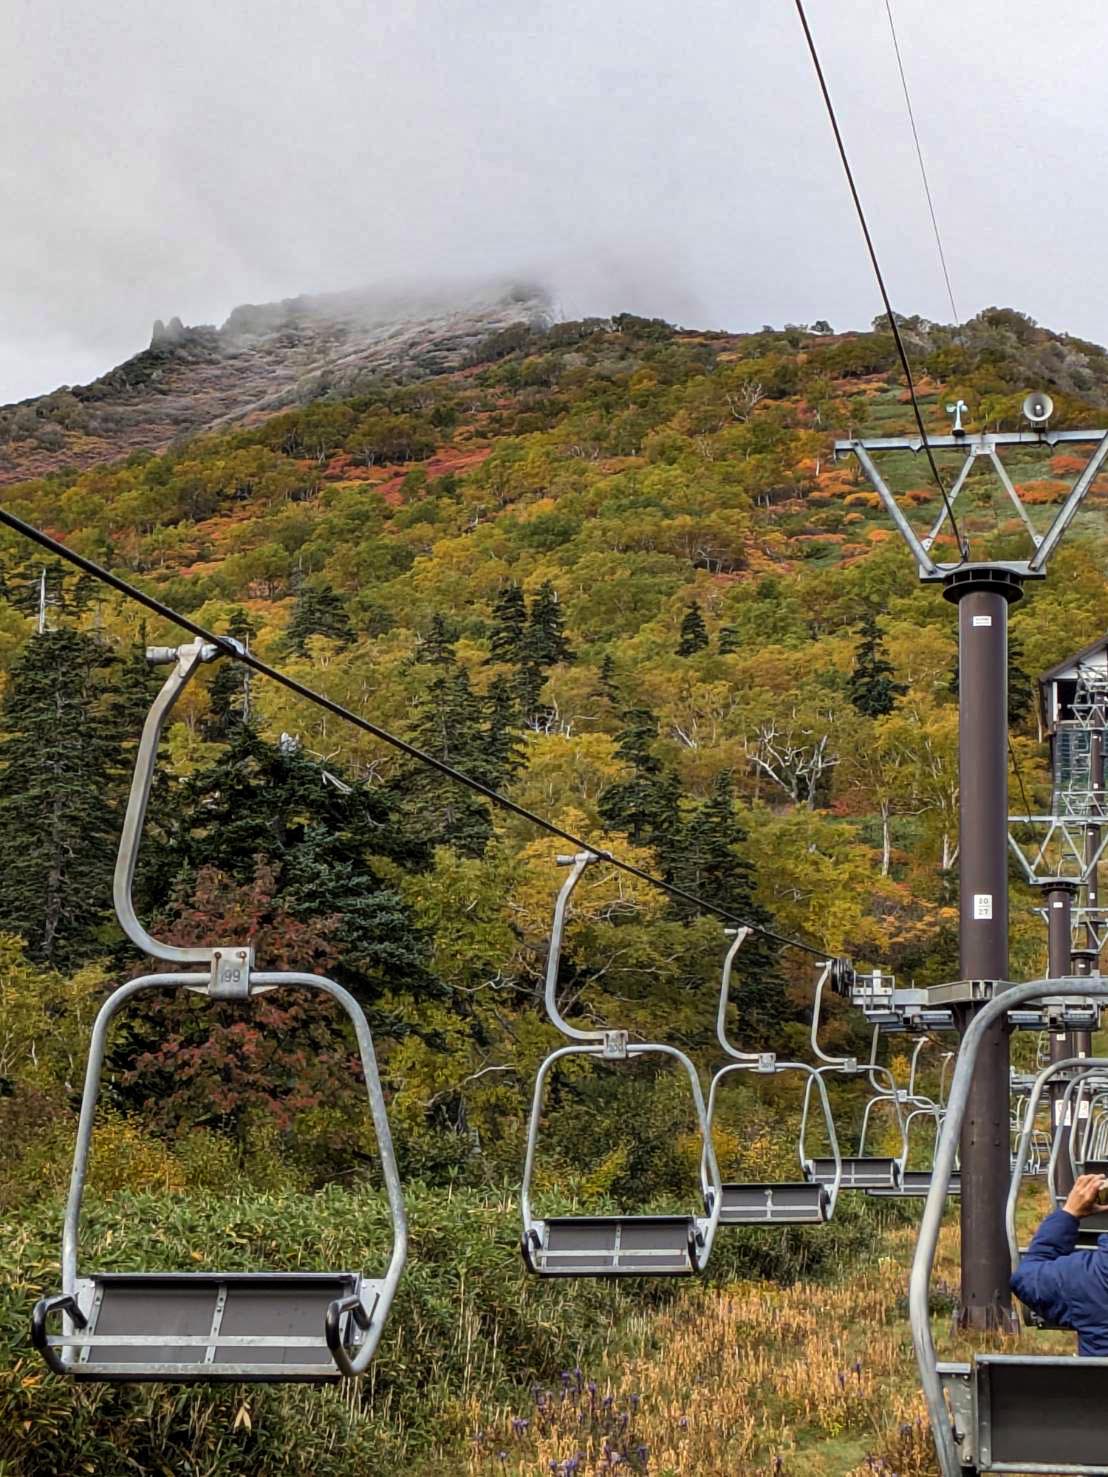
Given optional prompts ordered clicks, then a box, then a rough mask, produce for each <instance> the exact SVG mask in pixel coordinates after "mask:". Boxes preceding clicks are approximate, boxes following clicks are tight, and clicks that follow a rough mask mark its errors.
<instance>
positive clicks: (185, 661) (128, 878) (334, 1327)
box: [31, 642, 407, 1383]
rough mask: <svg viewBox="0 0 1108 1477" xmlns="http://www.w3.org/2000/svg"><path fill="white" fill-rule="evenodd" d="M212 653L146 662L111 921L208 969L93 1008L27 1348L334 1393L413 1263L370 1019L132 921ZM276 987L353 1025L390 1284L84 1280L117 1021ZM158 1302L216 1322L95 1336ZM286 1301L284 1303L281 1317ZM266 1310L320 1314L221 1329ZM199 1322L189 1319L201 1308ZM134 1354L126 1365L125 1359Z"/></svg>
mask: <svg viewBox="0 0 1108 1477" xmlns="http://www.w3.org/2000/svg"><path fill="white" fill-rule="evenodd" d="M219 654H220V653H219V650H218V648H216V647H214V646H210V645H205V644H203V643H201V642H194V643H192V644H191V645H187V646H182V647H179V648H162V647H159V648H153V649H152V650H150V651H148V652H147V660H148V661H150V662H151V663H152V664H153V663H162V664H164V663H167V662H171V663H172V664H173V671H172V672H171V674H170V676H169V677H168V678H167V680H166V682H165V684H164V685H163V687H162V689H161V691H160V693H159V694H158V696H157V698H156V699H155V700H154V703H153V705H152V707H151V710H150V712H149V714H148V716H147V719H146V722H145V725H144V727H143V732H142V738H141V740H140V743H139V748H138V754H137V756H136V760H135V770H134V776H133V779H132V783H131V790H130V795H129V798H128V802H127V811H126V815H125V818H124V824H123V832H122V836H121V839H120V844H119V853H118V857H117V860H116V867H115V878H114V901H115V909H116V913H117V915H118V918H119V922H120V925H121V927H122V928H123V931H124V933H126V934H127V936H128V937H129V938H130V939H131V940H132V942H134V943H135V944H137V945H138V947H139V948H140V949H141V950H143V952H144V953H147V954H149V955H152V956H153V957H154V958H156V959H162V960H166V961H168V962H170V963H173V964H178V965H180V964H196V965H204V966H206V972H193V971H180V972H178V971H172V972H164V973H156V974H148V975H143V976H142V977H141V978H138V979H134V980H130V981H128V982H127V983H126V984H123V985H120V986H118V987H117V988H116V989H115V990H113V991H112V993H111V994H110V995H109V996H108V998H107V999H106V1000H105V1001H104V1003H103V1004H102V1005H101V1007H100V1010H99V1011H98V1013H97V1016H96V1019H95V1022H94V1024H93V1028H92V1037H91V1041H90V1044H89V1053H88V1062H87V1067H86V1071H85V1080H84V1090H83V1093H82V1097H81V1111H80V1117H79V1120H78V1125H77V1139H76V1145H75V1149H74V1156H73V1170H72V1175H71V1178H70V1185H69V1195H68V1199H67V1202H66V1209H65V1219H64V1223H63V1229H62V1252H61V1277H62V1291H61V1293H60V1294H57V1295H55V1296H52V1297H45V1298H42V1299H40V1301H39V1303H38V1304H37V1306H36V1307H35V1310H34V1314H33V1317H32V1326H31V1336H32V1342H33V1343H34V1345H35V1347H36V1348H37V1349H38V1350H39V1352H40V1353H41V1354H42V1356H43V1358H44V1359H45V1361H46V1363H47V1364H48V1365H49V1367H50V1368H51V1369H52V1370H54V1371H55V1372H56V1373H58V1374H63V1375H69V1376H72V1377H74V1378H76V1379H80V1380H119V1381H127V1382H130V1381H141V1380H151V1379H154V1380H170V1381H176V1382H190V1383H191V1382H204V1383H208V1382H213V1381H227V1380H246V1381H257V1382H266V1383H269V1382H278V1381H280V1382H284V1381H313V1382H316V1381H321V1380H330V1379H336V1380H337V1379H339V1378H340V1377H342V1376H344V1375H345V1376H356V1375H360V1374H363V1373H364V1372H365V1370H366V1369H367V1367H368V1365H369V1363H370V1360H371V1359H372V1358H373V1355H374V1352H375V1350H376V1348H377V1345H378V1342H379V1340H380V1337H381V1332H382V1329H383V1328H384V1324H385V1320H386V1318H387V1317H388V1313H389V1309H390V1307H391V1305H392V1302H393V1298H394V1296H395V1293H396V1288H397V1284H398V1282H399V1280H400V1274H401V1272H402V1270H403V1267H404V1262H405V1258H406V1254H407V1219H406V1214H405V1209H404V1199H403V1193H402V1190H401V1185H400V1176H399V1171H398V1169H397V1164H396V1156H395V1153H394V1151H393V1145H392V1136H391V1134H390V1131H389V1123H388V1116H387V1113H386V1109H385V1098H384V1093H383V1091H382V1088H381V1081H380V1077H379V1074H378V1070H377V1061H376V1055H375V1052H374V1048H373V1037H372V1035H371V1033H370V1029H369V1024H368V1022H367V1020H366V1018H365V1013H364V1012H363V1010H362V1008H361V1006H360V1005H359V1004H358V1002H357V1001H356V1000H355V999H354V997H353V996H352V995H351V994H350V993H349V992H348V991H347V990H345V989H344V988H343V987H342V986H341V985H339V984H336V983H335V981H334V980H330V979H326V978H324V977H323V976H321V975H314V974H305V973H301V972H299V971H259V970H257V969H255V968H254V958H253V950H252V949H251V948H250V947H249V946H248V945H241V946H240V945H233V946H228V947H211V948H208V947H201V946H195V947H179V946H177V945H174V944H166V943H162V942H161V941H159V940H158V939H155V938H153V937H152V936H151V934H149V933H148V932H147V930H146V929H145V928H144V927H143V925H142V924H141V923H140V922H139V920H138V918H137V916H136V914H135V909H134V904H133V901H132V885H133V881H134V875H135V865H136V862H137V857H138V848H139V844H140V840H141V835H142V827H143V822H144V820H145V817H146V809H147V804H148V802H149V798H150V789H151V784H152V781H153V775H154V768H155V763H156V758H157V748H158V741H159V738H160V736H161V732H162V729H163V727H164V725H165V722H166V720H167V718H168V717H169V714H170V713H171V712H172V710H173V707H174V705H175V704H176V702H177V700H178V698H179V697H180V695H181V693H182V691H183V690H184V688H185V686H186V684H187V683H188V682H189V680H190V679H191V678H192V677H193V676H194V675H195V673H196V671H197V669H198V668H199V666H200V665H201V663H203V662H208V661H211V660H213V659H214V658H215V657H217V656H218V655H219ZM282 988H292V989H298V990H310V991H315V992H318V993H321V994H324V995H328V996H329V997H330V998H331V999H332V1000H334V1001H336V1002H337V1004H338V1005H339V1006H341V1008H342V1009H343V1010H344V1011H345V1013H346V1015H347V1016H348V1017H349V1019H350V1021H351V1022H352V1024H353V1027H354V1033H355V1036H356V1038H357V1043H358V1055H359V1059H360V1063H361V1068H362V1073H363V1075H364V1077H365V1083H366V1093H367V1098H368V1104H369V1110H370V1115H371V1118H372V1122H373V1128H374V1132H375V1135H376V1139H377V1147H378V1152H379V1156H380V1161H381V1170H382V1175H383V1178H384V1182H385V1189H386V1194H387V1196H388V1202H389V1211H390V1216H391V1221H392V1250H391V1254H390V1257H389V1263H388V1267H387V1269H386V1271H385V1273H384V1275H383V1276H382V1277H380V1278H375V1279H370V1278H366V1277H364V1276H362V1274H361V1273H358V1272H339V1273H296V1272H272V1273H226V1274H224V1273H213V1272H187V1273H135V1274H131V1273H108V1274H96V1273H94V1274H92V1275H84V1276H83V1275H81V1274H80V1272H79V1255H78V1252H79V1235H80V1223H81V1209H82V1204H83V1200H84V1191H85V1183H86V1178H87V1173H88V1161H89V1153H90V1149H91V1145H92V1133H93V1126H94V1122H95V1117H96V1102H97V1098H98V1095H99V1089H100V1081H101V1075H102V1072H103V1065H104V1056H105V1050H106V1046H107V1038H108V1030H109V1027H110V1026H111V1024H112V1021H113V1020H114V1018H115V1016H116V1015H117V1014H118V1013H119V1011H120V1010H121V1009H122V1007H123V1006H124V1005H126V1004H128V1003H129V1002H130V1001H131V1000H132V999H134V998H135V997H136V996H138V995H141V994H145V993H148V992H160V991H170V992H172V991H177V990H187V991H191V992H192V993H194V994H197V995H202V996H205V997H206V998H208V999H209V1000H236V1001H246V1000H250V999H252V998H253V997H254V996H256V995H261V994H264V993H267V992H269V991H270V990H276V989H282ZM159 1296H161V1297H162V1298H163V1299H168V1300H169V1302H168V1303H165V1302H163V1303H162V1305H161V1307H160V1311H161V1313H163V1314H168V1311H169V1308H170V1305H172V1310H173V1312H174V1316H175V1317H177V1318H178V1319H180V1318H181V1316H182V1314H181V1308H182V1300H184V1301H185V1302H188V1301H191V1302H192V1303H193V1304H194V1305H195V1304H198V1303H199V1302H200V1301H201V1300H205V1301H204V1303H203V1306H205V1307H206V1306H207V1302H206V1300H207V1299H209V1297H210V1304H211V1316H210V1319H207V1315H206V1314H205V1320H206V1321H205V1327H204V1328H203V1330H201V1331H197V1332H188V1333H182V1332H180V1331H174V1330H173V1329H165V1330H163V1331H162V1332H161V1333H160V1334H159V1333H158V1332H157V1331H152V1332H120V1331H119V1330H118V1329H114V1330H113V1331H110V1332H98V1331H97V1329H98V1326H99V1324H100V1322H101V1321H102V1320H103V1321H115V1314H114V1311H113V1315H112V1318H111V1319H110V1320H109V1319H107V1317H106V1315H105V1314H104V1308H105V1307H108V1306H111V1307H112V1308H113V1310H115V1309H116V1308H118V1307H119V1306H120V1305H121V1304H123V1303H126V1304H128V1305H129V1306H130V1307H131V1308H132V1309H133V1310H138V1311H139V1312H141V1313H143V1314H144V1315H148V1316H144V1317H143V1318H142V1319H141V1320H140V1321H143V1322H144V1323H149V1322H151V1321H154V1322H156V1321H157V1317H156V1314H157V1312H158V1311H159V1309H158V1298H159ZM282 1297H283V1298H284V1300H285V1301H284V1304H283V1306H278V1303H279V1301H280V1299H281V1298H282ZM266 1299H272V1302H273V1305H272V1306H270V1307H269V1308H268V1309H267V1311H268V1312H269V1314H270V1315H272V1314H273V1313H274V1312H276V1313H277V1314H278V1317H277V1322H278V1323H279V1324H281V1323H283V1324H284V1326H285V1328H286V1329H287V1328H288V1327H289V1326H293V1327H299V1328H302V1327H304V1325H305V1321H306V1320H307V1321H310V1319H311V1309H312V1305H313V1303H315V1302H318V1311H319V1325H318V1331H317V1332H315V1333H304V1332H288V1331H277V1332H270V1333H250V1332H247V1333H238V1334H230V1333H223V1332H221V1328H222V1324H223V1321H224V1318H225V1317H230V1318H231V1321H232V1323H234V1324H236V1325H237V1326H241V1325H242V1321H243V1318H244V1316H245V1314H244V1312H243V1310H244V1309H245V1308H247V1306H248V1305H249V1304H250V1303H251V1302H253V1305H254V1307H255V1309H257V1308H258V1307H259V1305H260V1304H262V1303H264V1302H265V1300H266ZM297 1299H299V1300H300V1308H299V1311H296V1310H294V1309H293V1307H292V1303H295V1302H296V1301H297ZM320 1299H322V1301H320ZM290 1300H291V1302H290ZM305 1302H306V1303H307V1307H305V1306H304V1304H305ZM143 1304H145V1305H144V1306H141V1307H140V1305H143ZM193 1311H194V1312H195V1311H196V1307H195V1306H194V1308H193ZM58 1314H60V1315H61V1318H62V1332H61V1333H60V1334H54V1333H51V1332H50V1331H49V1320H50V1319H51V1318H53V1317H55V1316H57V1315H58ZM170 1321H171V1322H172V1319H170ZM246 1321H249V1318H247V1320H246ZM262 1321H264V1319H263V1320H262ZM106 1348H110V1349H111V1350H112V1351H113V1357H111V1358H110V1359H106V1358H103V1357H101V1358H100V1359H98V1358H97V1352H98V1351H104V1350H105V1349H106ZM159 1350H162V1351H166V1352H172V1353H174V1354H175V1355H176V1356H177V1357H174V1358H172V1359H162V1360H160V1361H159V1360H157V1359H151V1358H149V1357H148V1358H142V1357H141V1355H142V1353H143V1351H145V1352H146V1354H147V1355H151V1354H156V1353H157V1352H158V1351H159ZM132 1353H133V1355H134V1357H133V1358H132V1357H130V1356H131V1354H132ZM121 1355H122V1356H123V1357H120V1356H121ZM251 1356H253V1357H251ZM267 1356H268V1357H267Z"/></svg>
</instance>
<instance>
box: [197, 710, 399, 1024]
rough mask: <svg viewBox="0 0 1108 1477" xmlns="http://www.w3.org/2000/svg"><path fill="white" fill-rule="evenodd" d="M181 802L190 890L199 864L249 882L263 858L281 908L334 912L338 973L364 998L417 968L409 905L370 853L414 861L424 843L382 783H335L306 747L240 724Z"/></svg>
mask: <svg viewBox="0 0 1108 1477" xmlns="http://www.w3.org/2000/svg"><path fill="white" fill-rule="evenodd" d="M327 772H328V773H330V774H334V773H335V764H334V761H328V765H327ZM338 777H339V778H342V776H341V773H340V774H339V776H338ZM179 809H180V814H181V816H182V817H183V818H184V823H183V824H182V825H181V826H180V827H179V828H178V830H177V834H176V836H175V838H174V840H173V842H172V846H171V848H170V849H171V851H172V854H173V858H174V862H175V865H176V869H177V874H178V878H179V881H180V883H181V884H182V886H183V888H184V891H185V892H186V893H187V891H188V887H189V881H190V879H191V878H193V877H194V876H195V875H196V873H197V872H198V871H199V869H200V868H201V867H216V868H218V869H219V870H220V871H221V872H224V873H226V874H227V876H229V877H231V878H234V879H235V880H236V881H239V882H244V881H247V880H249V879H250V877H251V876H253V874H254V872H255V870H256V868H257V866H258V865H259V863H264V864H265V865H267V866H269V867H271V868H272V870H273V873H274V876H275V882H276V885H275V891H274V897H273V903H274V905H275V906H279V907H287V908H288V910H289V911H290V913H291V914H292V915H293V916H294V917H296V918H297V919H299V920H300V921H303V922H308V921H311V920H312V919H314V918H321V917H322V918H334V919H338V920H339V928H338V935H337V937H338V940H339V942H340V943H341V944H342V961H343V963H342V965H341V972H343V973H344V974H345V976H346V979H347V982H348V983H351V985H352V988H353V987H354V986H356V987H357V989H356V993H358V994H359V995H360V996H361V997H362V998H365V996H366V992H367V991H369V990H376V989H377V988H384V987H385V984H386V981H387V978H388V976H389V972H390V971H392V970H399V971H400V972H401V973H408V974H411V972H412V971H413V970H417V969H418V968H419V967H420V966H419V965H418V959H417V955H418V950H416V949H415V947H414V941H413V940H412V938H411V935H412V931H413V930H412V924H411V919H410V917H409V916H408V914H407V910H406V908H405V905H404V904H403V903H402V901H401V900H400V898H399V896H398V895H397V894H396V893H394V891H393V889H392V888H391V887H390V886H387V885H385V884H383V883H382V882H381V881H380V880H379V879H378V878H377V876H376V874H375V872H374V870H373V866H372V861H371V858H373V857H375V856H380V857H386V858H388V859H389V860H390V861H395V862H398V863H400V864H402V865H406V866H413V865H422V864H424V863H425V862H426V861H427V858H428V852H427V848H426V846H425V845H424V844H423V843H422V841H413V840H412V837H411V835H410V833H408V832H406V831H405V830H404V828H403V827H402V826H400V825H399V824H398V818H397V816H396V814H395V811H394V808H393V802H392V800H391V798H390V797H389V795H388V793H387V792H386V791H384V790H382V789H380V788H375V789H371V788H370V787H369V786H367V785H364V784H360V783H357V782H353V783H351V782H349V781H347V782H346V786H345V787H344V788H342V789H340V788H337V787H336V786H335V785H333V784H329V783H327V782H326V781H325V779H324V767H323V765H322V764H320V763H319V762H318V761H317V760H315V759H312V758H311V757H310V756H308V755H306V754H304V752H303V751H302V750H301V749H299V748H298V747H296V746H292V745H281V744H271V743H269V742H268V741H267V740H266V739H264V738H262V736H261V735H260V734H259V733H258V732H257V731H256V730H255V729H254V728H253V727H252V726H251V725H250V724H245V723H240V724H238V725H237V726H236V727H235V728H234V729H233V730H232V733H231V736H230V742H229V743H228V745H227V747H226V749H225V750H224V751H223V752H222V753H221V755H220V757H219V758H218V759H217V760H216V762H215V763H214V764H212V765H211V766H209V767H208V768H207V769H205V770H202V771H200V772H199V773H198V774H196V775H193V776H192V777H190V778H189V779H188V780H187V781H186V782H185V783H184V784H183V785H182V786H181V791H180V796H179ZM374 979H375V980H376V982H377V983H376V984H375V985H372V986H371V980H374Z"/></svg>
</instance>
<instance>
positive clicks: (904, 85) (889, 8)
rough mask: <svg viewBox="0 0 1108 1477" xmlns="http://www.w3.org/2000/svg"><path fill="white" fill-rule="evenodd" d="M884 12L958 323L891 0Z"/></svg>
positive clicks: (929, 209)
mask: <svg viewBox="0 0 1108 1477" xmlns="http://www.w3.org/2000/svg"><path fill="white" fill-rule="evenodd" d="M885 13H886V14H887V15H888V17H889V31H890V32H891V34H892V38H893V50H894V51H895V52H896V65H897V70H898V71H899V72H900V85H901V87H902V88H903V90H904V102H905V104H906V105H907V108H908V122H909V123H910V124H911V125H912V137H913V138H914V139H915V141H916V158H917V159H918V160H919V172H920V178H921V179H922V180H923V193H924V194H925V195H926V196H927V209H928V211H929V213H930V215H931V229H932V230H933V231H934V233H935V245H936V246H937V247H938V250H939V265H940V266H941V267H942V269H943V280H944V281H945V283H946V295H947V297H948V298H949V299H950V311H951V312H952V313H953V314H954V322H955V323H956V324H957V323H960V322H961V321H962V320H961V317H960V315H959V313H958V307H957V304H956V303H955V301H954V289H953V287H951V285H950V273H949V271H948V270H947V265H946V252H945V251H944V250H943V238H942V234H941V233H940V231H939V220H938V217H937V216H936V214H935V202H934V200H933V199H932V198H931V186H930V184H929V183H928V179H927V166H926V164H924V162H923V146H922V145H921V144H920V141H919V130H918V129H917V128H916V115H915V111H914V109H913V107H912V95H911V93H910V92H909V91H908V78H907V76H906V75H905V72H904V59H903V58H902V56H901V54H900V42H899V40H898V39H897V34H896V25H895V23H894V21H893V4H892V0H885Z"/></svg>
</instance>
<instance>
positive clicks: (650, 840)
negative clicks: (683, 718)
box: [598, 707, 679, 854]
mask: <svg viewBox="0 0 1108 1477" xmlns="http://www.w3.org/2000/svg"><path fill="white" fill-rule="evenodd" d="M657 737H658V720H657V718H656V717H655V716H654V714H653V713H652V712H651V711H650V709H649V708H644V707H636V708H631V709H629V710H628V712H627V713H625V714H624V719H623V727H622V729H621V730H620V732H619V734H618V736H617V738H616V752H617V753H618V754H619V757H620V758H621V759H622V760H623V762H624V764H626V765H628V766H629V768H630V770H631V773H630V775H629V776H628V777H627V778H626V779H623V780H617V781H616V783H615V784H613V785H609V786H608V787H607V789H606V790H604V791H603V793H602V794H601V796H600V801H599V807H598V808H599V813H600V818H601V819H602V820H603V821H604V823H605V825H608V826H611V827H612V828H613V829H615V830H618V831H624V832H625V833H626V834H627V835H628V836H629V837H630V839H631V840H632V841H633V842H635V844H636V845H638V846H654V847H656V848H659V849H660V850H662V851H666V852H667V854H668V852H669V851H670V850H671V849H672V843H673V839H674V835H675V831H676V815H677V805H678V798H679V796H678V791H677V790H676V788H675V782H674V777H673V776H672V775H669V774H667V773H666V772H665V771H664V770H663V768H662V764H661V761H660V760H659V759H658V757H657V755H656V754H655V753H654V750H653V745H654V741H655V740H656V739H657Z"/></svg>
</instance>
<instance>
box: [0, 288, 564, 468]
mask: <svg viewBox="0 0 1108 1477" xmlns="http://www.w3.org/2000/svg"><path fill="white" fill-rule="evenodd" d="M551 319H552V308H551V300H550V298H549V296H548V294H547V293H546V292H545V291H544V289H542V288H541V287H538V286H536V285H534V284H520V285H511V284H493V285H491V286H487V287H483V288H469V289H459V288H454V289H449V290H442V291H438V292H435V291H423V292H407V293H406V292H402V291H400V290H392V291H387V292H378V293H374V292H371V291H368V290H355V291H350V292H335V293H325V294H319V295H301V296H299V297H293V298H285V299H282V300H281V301H279V302H274V303H261V304H255V303H246V304H242V305H240V306H239V307H237V308H235V309H233V311H232V312H231V313H230V314H229V315H228V317H227V318H226V320H225V321H224V323H223V324H222V325H220V326H219V327H218V328H217V327H215V326H214V325H210V324H203V325H195V326H189V325H185V324H183V323H182V322H181V320H180V319H179V318H171V319H170V320H169V323H168V325H167V324H165V323H164V322H162V320H160V319H159V320H158V321H156V322H155V324H154V328H153V332H152V334H151V340H150V344H149V345H148V347H147V348H145V349H143V350H140V352H139V353H137V354H134V355H132V356H131V358H129V359H127V360H125V361H124V362H123V363H122V364H119V365H117V366H115V367H114V368H113V369H110V370H108V371H107V372H106V373H105V374H103V375H101V376H99V377H98V378H97V379H95V380H93V381H91V382H90V383H89V384H87V385H78V386H69V385H63V386H61V387H59V388H58V389H56V390H54V391H51V392H50V393H49V394H46V395H39V396H34V397H31V398H29V399H27V400H23V401H19V402H17V403H15V404H13V405H8V406H3V407H0V485H3V484H5V483H13V482H21V481H25V480H27V479H29V478H34V477H40V476H45V475H48V474H49V473H51V472H55V471H64V470H70V469H73V470H82V469H84V468H86V467H89V466H93V465H95V464H97V463H98V462H103V461H108V460H116V459H118V458H119V457H121V456H126V455H128V454H129V453H131V452H135V451H161V450H164V449H165V448H166V447H168V446H169V445H171V444H172V443H173V442H175V441H177V440H179V439H180V438H182V437H188V436H194V435H197V434H201V433H203V432H206V431H213V430H218V429H221V428H223V427H226V426H229V425H232V424H244V425H255V424H258V423H259V422H261V421H263V420H265V419H266V418H267V417H268V416H270V415H273V414H275V413H276V412H277V411H279V410H283V409H286V408H288V407H290V406H295V405H302V404H306V403H308V402H309V401H311V400H314V399H319V398H322V397H323V396H340V397H341V396H350V395H355V394H358V393H361V392H364V391H365V390H367V389H368V388H370V387H371V386H372V385H373V384H375V383H378V382H380V381H381V380H388V381H389V382H392V383H407V382H411V381H414V380H419V379H425V378H430V377H433V376H436V375H440V374H444V373H448V372H450V371H452V370H456V369H460V368H462V367H464V365H465V364H466V363H468V362H469V361H470V359H471V358H472V355H473V352H474V350H475V349H476V348H477V346H478V345H479V344H480V343H481V342H482V341H483V340H485V339H487V338H488V337H490V336H491V335H493V334H495V333H497V332H500V331H503V330H504V329H507V328H509V327H511V326H512V325H514V324H517V323H519V324H524V325H527V326H533V325H540V324H548V323H549V322H550V321H551Z"/></svg>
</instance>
